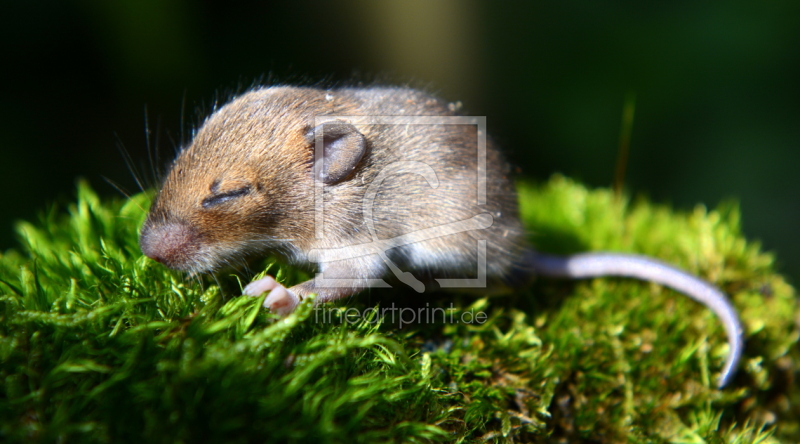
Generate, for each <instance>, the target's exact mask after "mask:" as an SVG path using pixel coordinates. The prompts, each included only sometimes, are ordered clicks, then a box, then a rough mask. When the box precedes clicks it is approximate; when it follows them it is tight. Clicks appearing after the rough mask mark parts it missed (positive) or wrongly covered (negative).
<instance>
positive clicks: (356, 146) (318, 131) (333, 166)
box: [307, 121, 367, 185]
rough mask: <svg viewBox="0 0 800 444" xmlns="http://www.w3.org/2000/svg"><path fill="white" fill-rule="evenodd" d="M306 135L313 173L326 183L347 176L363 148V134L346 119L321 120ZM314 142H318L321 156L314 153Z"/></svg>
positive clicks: (364, 142) (315, 144)
mask: <svg viewBox="0 0 800 444" xmlns="http://www.w3.org/2000/svg"><path fill="white" fill-rule="evenodd" d="M307 137H308V139H309V141H310V142H311V146H312V147H313V149H314V159H315V160H314V176H315V177H316V178H318V179H319V180H321V181H322V183H324V184H326V185H333V184H335V183H339V182H341V181H342V180H344V179H345V178H347V176H349V175H350V173H352V172H353V170H354V169H355V168H356V165H358V162H359V161H360V160H361V158H362V157H364V153H365V152H366V150H367V140H366V139H365V138H364V135H363V134H361V132H359V131H358V129H356V127H355V126H353V125H352V124H350V123H347V122H341V121H333V122H325V123H322V124H320V125H317V126H316V127H315V128H314V129H312V130H311V131H309V132H308V134H307ZM318 142H321V143H322V146H321V148H322V153H321V156H320V154H319V153H318V152H317V149H318V148H319V147H318V146H317V143H318ZM320 160H321V162H320Z"/></svg>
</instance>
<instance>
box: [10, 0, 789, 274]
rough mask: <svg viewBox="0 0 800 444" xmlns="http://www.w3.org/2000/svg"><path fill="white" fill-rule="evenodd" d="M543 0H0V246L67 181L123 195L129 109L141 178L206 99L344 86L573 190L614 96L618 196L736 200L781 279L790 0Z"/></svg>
mask: <svg viewBox="0 0 800 444" xmlns="http://www.w3.org/2000/svg"><path fill="white" fill-rule="evenodd" d="M554 3H555V4H543V3H539V2H528V3H524V4H523V3H506V2H502V3H500V2H498V3H489V2H485V3H479V2H472V1H442V0H439V1H432V2H427V1H425V2H423V1H411V2H402V3H401V2H396V1H388V2H387V1H380V2H379V1H375V2H372V1H340V2H311V1H295V2H291V3H289V2H286V3H283V4H278V5H270V4H268V3H266V2H258V3H256V2H239V3H236V4H233V3H232V2H225V3H222V2H219V3H211V2H199V1H189V0H158V1H156V0H149V1H132V0H124V1H114V2H111V1H108V0H64V1H24V2H22V1H21V2H5V4H4V6H3V12H2V15H3V17H2V19H0V20H1V21H2V26H0V33H2V34H0V37H2V38H0V42H2V43H0V45H2V63H1V64H0V66H2V67H1V68H0V85H2V90H3V94H2V99H0V100H2V106H0V140H1V141H2V142H1V143H2V147H1V148H0V212H1V213H0V251H1V250H3V249H6V248H10V247H13V246H14V245H15V242H16V241H15V235H14V233H13V222H14V221H15V220H18V219H31V218H33V217H35V215H36V214H37V212H38V211H41V210H43V209H45V208H47V205H48V204H49V203H50V202H55V201H70V200H71V199H73V193H74V183H75V179H76V178H77V177H85V178H87V179H89V181H90V182H91V183H92V185H93V186H94V187H95V188H96V189H98V190H99V191H100V192H101V193H102V194H103V195H107V196H111V195H114V194H118V192H117V191H116V190H114V188H112V187H111V186H110V185H108V184H107V183H106V182H105V181H104V179H103V177H107V178H109V179H111V180H113V181H114V182H116V183H119V184H120V185H121V186H122V187H123V188H125V189H126V190H128V191H130V192H134V191H136V190H137V188H136V185H135V183H134V180H133V178H132V176H131V174H130V173H129V171H128V169H127V167H126V165H125V162H124V161H123V157H122V155H121V154H120V153H119V151H118V150H117V148H116V145H117V143H118V141H121V142H122V143H123V144H124V146H125V147H126V149H127V151H128V152H129V153H130V155H131V156H132V157H133V158H134V160H135V162H136V163H137V164H139V165H150V164H149V161H148V156H147V149H146V137H145V134H144V129H145V109H146V110H147V115H148V119H147V121H148V122H149V125H150V129H151V130H152V131H153V133H154V135H153V137H151V140H157V141H158V146H159V148H160V149H161V151H162V155H161V160H162V161H161V162H158V164H159V165H160V164H162V163H164V162H166V161H167V160H169V159H170V158H171V157H172V153H173V152H174V148H175V147H176V146H177V145H178V144H179V143H180V140H181V136H182V135H183V134H188V130H189V129H190V124H191V123H193V122H196V121H197V114H196V112H195V111H194V110H195V107H196V106H198V105H203V104H205V106H206V108H207V107H208V104H210V103H211V102H212V100H213V98H214V96H215V93H219V92H225V91H228V90H230V89H235V88H237V85H244V86H247V85H250V84H251V83H252V81H253V80H254V79H257V78H259V77H260V76H264V77H263V78H264V79H265V80H269V79H273V81H281V82H293V83H298V82H301V83H309V82H315V81H319V80H327V81H334V82H335V81H349V82H352V81H353V80H354V79H355V80H362V81H367V82H371V81H374V80H378V81H380V82H382V83H408V84H411V85H414V86H418V87H424V88H426V89H428V90H430V91H432V92H435V93H437V94H439V95H441V96H442V97H444V98H446V99H448V100H460V101H462V102H463V103H464V106H465V110H466V112H467V113H470V114H473V115H485V116H487V122H488V125H489V129H490V132H492V133H493V134H494V136H495V137H496V139H498V140H499V141H500V142H501V144H502V145H503V146H504V147H505V148H506V150H507V151H509V152H510V156H511V158H512V159H513V160H514V161H515V163H517V164H518V165H519V166H520V167H521V168H522V169H523V170H524V172H525V174H526V175H528V176H529V177H532V178H534V179H535V180H545V179H546V178H547V177H549V175H550V174H552V173H554V172H562V173H564V174H566V175H568V176H570V177H574V178H576V179H578V180H581V181H583V182H585V183H587V184H588V185H590V186H607V185H609V184H610V183H611V182H612V179H613V176H614V166H615V162H616V156H617V147H618V144H619V139H620V120H621V115H622V107H623V102H624V98H625V97H626V94H629V93H634V94H635V96H636V117H635V122H634V126H633V133H632V144H631V155H630V158H629V164H628V171H627V177H626V187H627V190H628V191H629V192H631V193H633V194H645V195H648V196H650V197H651V198H653V199H654V200H656V201H658V202H665V203H671V204H673V205H674V206H676V207H677V208H679V209H684V210H689V209H691V208H693V207H694V205H695V204H697V203H705V204H707V205H708V206H709V207H714V206H715V205H717V203H718V202H720V200H723V199H728V198H736V199H738V200H739V201H740V202H741V206H742V211H743V221H744V229H745V232H746V233H747V235H748V236H749V237H750V238H751V239H760V240H762V241H763V243H764V245H765V247H766V248H767V249H769V250H773V251H775V252H776V253H777V256H778V258H779V262H780V264H781V269H782V270H783V271H784V272H785V273H787V274H789V275H790V276H791V277H792V278H793V279H792V280H793V281H794V282H795V283H797V282H798V277H800V235H798V230H797V222H798V220H799V219H800V189H798V185H799V184H800V181H798V179H797V166H798V164H800V2H797V1H783V2H775V1H765V2H745V1H729V2H724V3H723V2H719V3H714V4H712V3H711V2H708V3H706V2H702V4H701V2H693V1H684V2H660V3H656V2H631V3H630V4H628V3H625V2H572V1H562V2H554ZM157 129H158V131H157V132H156V130H157ZM156 133H157V134H158V137H156ZM148 168H149V166H148Z"/></svg>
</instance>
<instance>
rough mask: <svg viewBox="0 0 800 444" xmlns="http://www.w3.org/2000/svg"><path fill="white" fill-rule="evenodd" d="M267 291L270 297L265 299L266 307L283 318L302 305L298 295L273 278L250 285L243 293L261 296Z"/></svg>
mask: <svg viewBox="0 0 800 444" xmlns="http://www.w3.org/2000/svg"><path fill="white" fill-rule="evenodd" d="M267 291H269V295H268V296H267V298H266V299H264V307H266V308H269V310H270V311H271V312H273V313H277V314H279V315H281V316H287V315H288V314H289V313H291V312H293V311H294V309H295V308H296V307H297V304H299V303H300V298H298V297H297V295H296V294H294V293H293V292H291V291H289V290H287V289H286V287H284V286H283V285H281V284H279V283H278V281H276V280H275V278H273V277H272V276H265V277H263V278H261V279H259V280H256V281H253V282H251V283H249V284H248V285H247V286H246V287H244V290H242V293H243V294H245V295H247V296H261V295H262V294H264V293H265V292H267Z"/></svg>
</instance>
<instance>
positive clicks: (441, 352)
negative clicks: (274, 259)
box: [0, 177, 800, 443]
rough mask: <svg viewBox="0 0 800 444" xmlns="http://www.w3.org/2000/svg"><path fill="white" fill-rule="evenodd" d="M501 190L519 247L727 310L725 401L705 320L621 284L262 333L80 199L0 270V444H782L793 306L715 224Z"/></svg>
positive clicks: (590, 196) (715, 337)
mask: <svg viewBox="0 0 800 444" xmlns="http://www.w3.org/2000/svg"><path fill="white" fill-rule="evenodd" d="M519 188H520V199H521V202H522V216H523V218H524V219H525V221H526V223H527V224H528V226H529V227H530V229H531V232H532V239H533V241H534V242H535V244H536V245H537V246H538V247H539V249H541V250H543V251H549V252H575V251H583V250H589V249H592V250H596V249H603V250H617V251H630V252H637V253H643V254H649V255H653V256H657V257H659V258H661V259H663V260H665V261H668V262H672V263H674V264H676V265H680V266H682V267H684V268H686V269H687V270H689V271H691V272H694V273H696V274H699V275H701V276H703V277H705V278H706V279H708V280H710V281H712V282H714V283H716V284H717V285H719V286H721V287H722V288H723V290H725V291H726V292H727V293H728V294H729V295H731V298H732V299H733V301H734V304H735V305H736V306H737V307H738V308H739V310H740V312H741V316H742V319H743V322H744V324H745V326H746V330H747V332H746V335H747V350H746V352H745V356H744V359H743V362H742V365H741V367H740V368H739V372H738V374H737V376H736V378H735V379H734V381H733V383H732V384H731V385H730V386H729V387H727V388H726V389H725V390H722V391H719V390H716V389H715V387H714V380H715V375H716V372H718V371H719V369H720V367H721V365H722V362H723V360H724V357H725V354H726V353H727V345H726V343H725V336H724V332H723V331H722V327H721V326H720V325H719V323H718V322H717V320H716V319H715V318H714V316H713V315H712V314H711V313H710V312H709V311H708V310H705V309H704V308H703V307H701V306H699V305H698V304H696V303H694V302H692V301H690V300H689V299H688V298H685V297H683V296H680V295H678V294H676V293H674V292H671V291H668V290H665V289H663V288H661V287H659V286H656V285H653V284H649V283H642V282H636V281H629V280H621V279H598V280H593V281H587V282H579V283H573V282H558V281H545V280H540V281H538V282H537V283H536V284H535V285H534V286H533V287H532V288H529V289H523V290H518V291H517V292H516V293H515V294H514V295H512V296H509V297H498V298H491V299H488V298H482V299H477V300H476V299H475V298H474V296H472V297H470V296H461V295H441V296H437V297H433V298H429V299H426V300H423V301H420V300H418V298H417V299H414V298H413V296H409V295H408V294H407V293H406V294H399V295H398V294H394V295H393V294H384V293H380V292H373V293H371V294H366V295H361V296H359V297H358V298H355V299H353V300H350V301H347V302H346V303H343V304H340V305H338V306H337V307H321V308H314V307H313V306H312V305H310V302H311V301H309V303H304V305H303V306H301V308H300V309H299V310H298V311H297V312H296V313H294V314H293V315H291V316H289V317H288V318H287V319H284V320H278V321H276V320H275V319H274V318H273V317H272V316H271V315H270V314H268V313H266V312H265V311H264V310H261V309H260V302H261V300H259V299H253V298H247V297H238V296H237V295H238V293H237V287H236V285H237V284H236V282H237V281H236V280H235V278H229V277H228V276H218V279H216V280H215V279H211V278H207V279H206V280H202V279H188V278H186V277H184V276H181V275H179V274H176V273H172V272H170V271H168V270H166V269H164V268H163V267H162V266H160V265H158V264H156V263H154V262H152V261H150V260H148V259H146V258H144V257H142V255H141V253H140V251H139V248H138V245H137V231H138V228H139V226H140V225H141V223H142V221H143V218H144V216H145V212H144V208H146V206H147V205H148V203H149V200H150V198H149V197H148V196H147V195H144V194H143V195H138V196H135V197H133V198H132V199H130V200H127V201H110V202H101V201H100V200H99V199H98V197H97V196H96V195H95V194H94V192H93V191H92V190H91V189H90V188H89V187H88V186H87V185H86V184H81V185H79V188H78V198H77V202H76V203H75V204H73V205H71V206H70V207H69V209H68V211H66V212H63V211H61V210H57V209H53V210H51V211H50V212H48V213H47V214H45V215H43V217H42V218H41V220H40V221H38V222H37V223H35V224H31V223H21V224H20V225H19V233H20V239H21V242H22V246H21V248H20V249H19V250H12V251H8V252H5V253H3V254H2V255H0V318H1V319H0V359H1V361H2V365H0V440H3V441H6V442H52V441H65V442H141V441H147V442H202V441H225V442H254V441H265V440H269V441H279V442H280V441H288V442H304V441H314V442H370V443H372V442H431V441H444V442H485V441H489V442H551V441H558V440H561V441H566V442H575V441H588V442H591V441H599V442H673V441H679V442H741V443H744V442H794V441H797V440H798V439H800V428H799V424H798V419H797V418H799V417H800V407H798V405H800V390H798V388H797V386H796V385H795V384H794V377H795V376H796V375H797V374H798V370H797V367H798V362H799V361H798V359H799V358H800V356H799V355H800V351H799V350H798V347H797V341H798V325H797V324H798V313H799V311H798V304H797V300H796V297H795V293H794V290H793V289H792V288H791V287H790V286H789V285H788V284H787V283H786V282H785V281H784V279H783V278H782V277H781V276H780V275H778V274H776V273H775V270H774V265H773V264H774V260H773V257H772V256H771V255H769V254H765V253H763V252H761V251H760V250H759V245H758V244H757V243H753V242H748V241H746V240H745V239H744V238H743V237H742V234H741V230H740V225H739V211H738V208H737V206H736V205H735V204H725V205H722V206H720V207H719V208H717V209H715V210H712V211H708V210H706V209H705V208H703V207H697V208H696V209H695V210H694V211H692V212H690V213H676V212H674V211H672V210H670V209H669V208H667V207H664V206H658V205H653V204H651V203H648V202H646V201H644V200H637V201H635V202H633V203H632V202H631V201H629V200H627V199H618V198H615V197H614V195H613V194H612V193H611V192H609V191H607V190H587V189H585V188H584V187H582V186H581V185H578V184H576V183H574V182H571V181H569V180H567V179H564V178H562V177H554V178H553V179H551V180H550V181H549V182H547V183H545V184H542V185H529V184H521V185H520V187H519ZM270 267H271V269H270V272H272V273H277V275H278V277H279V280H283V281H285V282H287V283H288V284H292V283H294V282H296V281H298V280H301V279H302V278H303V276H304V273H302V272H301V271H298V270H294V269H292V268H290V267H285V266H279V265H275V264H271V265H270ZM218 281H219V282H220V283H222V285H223V287H222V289H221V288H220V286H219V285H218ZM231 284H233V285H231ZM393 303H396V305H397V306H398V307H406V306H407V307H414V308H415V309H417V308H423V307H424V308H425V309H426V310H433V309H437V310H439V311H440V312H441V313H446V314H447V316H444V317H442V319H437V321H436V322H417V323H414V324H412V325H405V326H402V328H400V325H398V323H397V322H392V319H389V318H388V317H384V319H379V317H378V316H376V313H379V312H380V310H376V308H377V309H380V308H381V307H389V306H390V305H391V304H393ZM423 304H424V305H423ZM348 308H352V309H355V310H357V311H358V313H360V314H364V316H349V313H350V312H348V311H347V310H348ZM383 313H384V314H386V313H387V312H386V311H384V312H383ZM476 313H477V314H481V315H483V314H485V316H486V317H485V319H484V318H480V319H482V320H483V322H478V321H477V319H478V318H477V317H475V314H476ZM470 320H471V322H466V321H470Z"/></svg>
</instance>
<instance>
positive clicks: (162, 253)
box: [140, 88, 366, 273]
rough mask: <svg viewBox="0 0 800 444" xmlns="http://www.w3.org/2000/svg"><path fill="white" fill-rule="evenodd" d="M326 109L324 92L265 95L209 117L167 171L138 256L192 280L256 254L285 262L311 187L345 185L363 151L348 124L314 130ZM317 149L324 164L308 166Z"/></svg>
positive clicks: (297, 239)
mask: <svg viewBox="0 0 800 444" xmlns="http://www.w3.org/2000/svg"><path fill="white" fill-rule="evenodd" d="M327 107H329V105H328V104H327V101H326V100H325V93H324V91H320V90H308V89H298V88H267V89H262V90H257V91H253V92H251V93H248V94H245V95H243V96H241V97H239V98H237V99H235V100H234V101H233V102H231V103H229V104H228V105H226V106H224V107H223V108H221V109H220V110H219V111H217V112H216V113H214V114H213V115H212V116H211V117H210V118H209V119H208V120H207V121H206V122H205V123H204V124H203V126H202V127H201V128H200V130H199V131H198V133H197V136H196V137H195V139H194V140H193V141H192V143H191V145H190V146H189V147H187V148H186V149H184V150H183V151H182V152H181V153H180V154H179V156H178V157H177V159H176V160H175V161H174V163H173V164H172V166H171V168H170V171H169V173H168V174H167V176H166V179H165V180H164V183H163V185H162V188H161V190H160V191H159V193H158V196H157V197H156V199H155V201H154V203H153V205H152V207H151V209H150V213H149V214H148V217H147V220H146V221H145V224H144V226H143V227H142V232H141V237H140V246H141V248H142V252H143V253H144V254H145V255H147V256H148V257H150V258H151V259H154V260H156V261H158V262H161V263H163V264H164V265H166V266H168V267H170V268H174V269H177V270H183V271H188V272H191V273H200V272H206V271H213V270H216V269H219V268H222V267H225V266H228V265H234V264H236V263H237V262H240V261H242V260H243V259H245V258H246V257H248V256H251V255H254V254H257V253H262V252H264V251H265V250H277V251H279V252H282V253H285V254H287V255H288V256H290V257H292V256H294V255H295V254H296V253H297V251H298V248H300V249H302V246H303V245H304V244H306V243H307V241H309V239H311V238H312V237H313V228H314V227H313V221H314V216H313V205H314V180H315V179H316V180H320V181H322V182H323V183H325V184H326V185H337V184H340V183H342V182H346V180H347V179H348V178H349V177H350V176H351V174H352V173H353V171H354V170H355V168H356V166H357V165H358V163H359V161H360V160H361V158H362V156H363V155H364V153H365V150H366V140H365V138H364V136H363V135H361V133H360V132H358V130H356V129H355V127H354V126H353V125H350V124H347V123H346V122H339V121H333V122H328V123H325V124H324V127H323V126H320V127H314V126H313V124H314V118H315V117H317V116H319V115H323V114H325V113H326V110H327ZM328 112H330V111H328ZM317 143H320V144H321V145H320V146H322V147H323V148H324V149H323V151H322V153H323V156H322V158H323V159H324V161H323V162H322V163H319V162H318V164H319V167H318V168H315V167H314V165H315V162H314V160H315V158H316V157H315V147H316V146H317Z"/></svg>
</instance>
